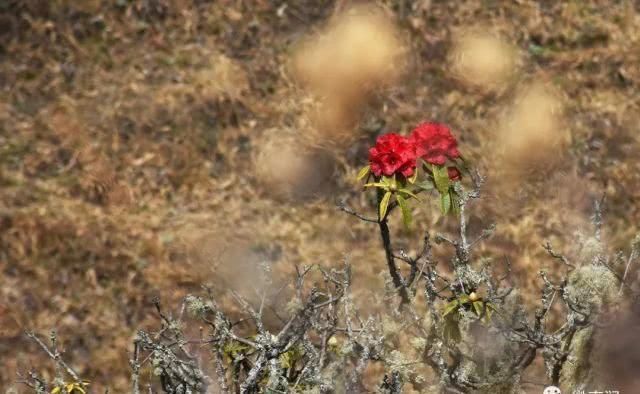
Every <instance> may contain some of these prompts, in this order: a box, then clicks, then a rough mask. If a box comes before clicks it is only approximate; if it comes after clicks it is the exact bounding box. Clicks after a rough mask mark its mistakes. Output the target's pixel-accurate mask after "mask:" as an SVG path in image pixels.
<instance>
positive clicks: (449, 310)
mask: <svg viewBox="0 0 640 394" xmlns="http://www.w3.org/2000/svg"><path fill="white" fill-rule="evenodd" d="M459 306H460V304H459V303H458V300H453V301H451V302H450V303H448V304H447V306H446V307H445V308H444V312H443V313H442V317H446V316H447V315H449V314H451V313H452V312H454V311H457V310H458V307H459Z"/></svg>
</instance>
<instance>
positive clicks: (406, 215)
mask: <svg viewBox="0 0 640 394" xmlns="http://www.w3.org/2000/svg"><path fill="white" fill-rule="evenodd" d="M396 200H398V205H400V210H401V211H402V221H403V222H404V225H405V226H406V227H407V228H408V227H409V226H410V225H411V209H409V206H408V205H407V200H405V199H404V197H402V195H401V194H400V193H398V194H396Z"/></svg>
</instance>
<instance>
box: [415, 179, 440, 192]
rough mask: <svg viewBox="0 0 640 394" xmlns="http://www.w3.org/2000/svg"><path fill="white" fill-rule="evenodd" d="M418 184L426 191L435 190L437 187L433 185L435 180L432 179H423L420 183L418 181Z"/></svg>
mask: <svg viewBox="0 0 640 394" xmlns="http://www.w3.org/2000/svg"><path fill="white" fill-rule="evenodd" d="M416 186H418V187H419V188H420V189H422V190H425V191H429V190H433V189H434V188H435V186H434V185H433V182H431V181H423V182H420V183H416Z"/></svg>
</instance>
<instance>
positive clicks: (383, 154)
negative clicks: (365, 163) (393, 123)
mask: <svg viewBox="0 0 640 394" xmlns="http://www.w3.org/2000/svg"><path fill="white" fill-rule="evenodd" d="M369 164H370V166H371V172H373V174H374V175H375V176H380V175H381V174H383V175H386V176H391V175H393V174H402V175H404V176H405V177H408V176H411V175H413V170H414V169H415V168H416V153H415V147H414V146H413V144H412V143H411V142H410V141H409V139H408V138H406V137H403V136H401V135H398V134H395V133H389V134H385V135H382V136H380V137H378V139H377V140H376V145H375V146H374V147H373V148H371V149H369Z"/></svg>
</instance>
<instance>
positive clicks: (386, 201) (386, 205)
mask: <svg viewBox="0 0 640 394" xmlns="http://www.w3.org/2000/svg"><path fill="white" fill-rule="evenodd" d="M391 194H393V193H391V192H386V193H385V194H384V197H382V200H380V220H382V219H384V217H385V215H386V214H387V208H389V200H390V199H391Z"/></svg>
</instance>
